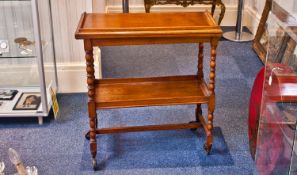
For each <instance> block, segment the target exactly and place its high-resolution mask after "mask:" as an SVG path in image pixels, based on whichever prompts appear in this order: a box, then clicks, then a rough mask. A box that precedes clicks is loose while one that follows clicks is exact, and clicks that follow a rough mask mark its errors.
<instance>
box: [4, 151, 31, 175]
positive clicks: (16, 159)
mask: <svg viewBox="0 0 297 175" xmlns="http://www.w3.org/2000/svg"><path fill="white" fill-rule="evenodd" d="M8 156H9V159H10V161H11V162H12V163H13V164H14V165H15V167H16V169H17V171H18V174H19V175H28V174H27V171H26V169H25V166H24V164H23V162H22V161H21V158H20V155H19V154H18V153H17V152H16V151H15V150H14V149H12V148H9V149H8Z"/></svg>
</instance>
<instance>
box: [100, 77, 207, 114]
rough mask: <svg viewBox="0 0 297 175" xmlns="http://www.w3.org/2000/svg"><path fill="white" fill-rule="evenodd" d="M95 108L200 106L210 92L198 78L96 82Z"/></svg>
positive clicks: (128, 79)
mask: <svg viewBox="0 0 297 175" xmlns="http://www.w3.org/2000/svg"><path fill="white" fill-rule="evenodd" d="M95 87H96V108H99V109H102V108H125V107H141V106H161V105H176V104H202V103H207V102H208V101H209V94H210V93H209V91H208V88H207V85H206V83H205V82H204V81H203V80H198V78H197V75H187V76H171V77H151V78H124V79H123V78H121V79H103V80H96V86H95Z"/></svg>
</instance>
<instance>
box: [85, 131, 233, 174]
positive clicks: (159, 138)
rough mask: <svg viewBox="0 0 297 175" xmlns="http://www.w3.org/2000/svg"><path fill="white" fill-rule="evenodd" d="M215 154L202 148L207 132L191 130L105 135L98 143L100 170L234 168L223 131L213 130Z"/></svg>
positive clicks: (87, 151)
mask: <svg viewBox="0 0 297 175" xmlns="http://www.w3.org/2000/svg"><path fill="white" fill-rule="evenodd" d="M214 138H215V140H214V146H213V150H212V154H211V155H209V156H207V155H206V154H205V152H204V150H203V148H202V145H203V143H204V141H205V135H204V131H202V130H199V131H198V132H192V131H190V130H177V131H160V132H140V133H137V135H136V134H135V133H128V134H114V135H102V136H100V137H99V138H98V139H97V141H98V143H100V144H99V145H98V147H97V149H98V161H99V162H100V164H99V165H98V168H99V169H100V170H113V169H149V168H185V167H199V166H232V165H234V162H233V159H232V156H231V155H230V152H229V150H228V147H227V145H226V142H225V140H224V137H223V135H222V131H221V129H220V128H215V129H214ZM84 148H85V149H84V150H85V151H84V153H83V162H84V163H85V164H82V165H81V170H82V171H85V170H90V169H91V168H92V167H91V165H90V161H89V160H90V156H91V155H90V152H89V143H88V142H87V141H86V142H85V145H84Z"/></svg>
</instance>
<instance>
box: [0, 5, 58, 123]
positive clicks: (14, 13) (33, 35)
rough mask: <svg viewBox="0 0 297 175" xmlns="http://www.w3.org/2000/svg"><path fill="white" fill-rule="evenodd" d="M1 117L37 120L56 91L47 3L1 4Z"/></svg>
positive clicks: (49, 12) (43, 115)
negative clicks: (32, 118)
mask: <svg viewBox="0 0 297 175" xmlns="http://www.w3.org/2000/svg"><path fill="white" fill-rule="evenodd" d="M0 22H1V25H0V117H38V121H39V124H42V122H43V117H46V116H48V113H49V111H50V109H51V106H52V100H51V96H52V94H55V92H56V91H57V71H56V63H55V57H54V46H53V34H52V24H51V9H50V1H49V0H0Z"/></svg>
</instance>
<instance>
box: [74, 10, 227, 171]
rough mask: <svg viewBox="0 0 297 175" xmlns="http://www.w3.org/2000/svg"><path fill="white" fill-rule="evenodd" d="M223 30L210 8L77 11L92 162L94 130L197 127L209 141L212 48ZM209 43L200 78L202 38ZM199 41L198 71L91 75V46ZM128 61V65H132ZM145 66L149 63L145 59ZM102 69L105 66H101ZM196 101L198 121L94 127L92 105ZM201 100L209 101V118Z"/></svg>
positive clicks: (207, 145)
mask: <svg viewBox="0 0 297 175" xmlns="http://www.w3.org/2000/svg"><path fill="white" fill-rule="evenodd" d="M221 35H222V30H221V29H220V27H219V26H218V25H217V24H216V23H215V21H214V20H213V18H212V16H211V15H210V14H209V13H208V12H195V13H150V14H146V13H130V14H86V13H84V14H83V15H82V17H81V20H80V23H79V26H78V29H77V31H76V34H75V36H76V39H83V40H84V48H85V52H86V62H87V68H86V70H87V84H88V97H89V98H88V111H89V120H90V132H89V137H90V150H91V153H92V158H93V166H94V168H95V167H96V154H97V143H96V134H108V133H118V132H136V131H151V130H171V129H190V128H192V129H195V128H198V127H203V128H204V130H205V132H206V136H207V137H206V142H205V145H204V148H205V151H206V152H207V153H209V152H210V150H211V147H212V143H213V135H212V131H213V118H214V117H213V113H214V110H215V67H216V48H217V45H218V42H219V39H220V37H221ZM204 42H208V43H210V45H211V51H210V74H209V75H210V76H209V83H208V84H207V83H206V82H205V81H204V79H203V43H204ZM168 43H199V54H198V66H197V67H198V74H197V75H185V76H168V77H149V78H122V79H101V80H98V79H95V76H94V59H93V47H94V46H117V45H144V44H168ZM131 66H132V65H131ZM148 66H149V65H148ZM103 71H104V70H103ZM178 104H197V109H196V121H194V122H190V123H181V124H167V125H150V126H132V127H115V128H97V124H98V122H100V121H98V120H97V114H96V109H106V108H107V109H110V108H128V107H143V106H157V105H178ZM201 104H207V105H208V115H207V119H208V120H207V121H205V120H204V117H203V116H202V110H201Z"/></svg>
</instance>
